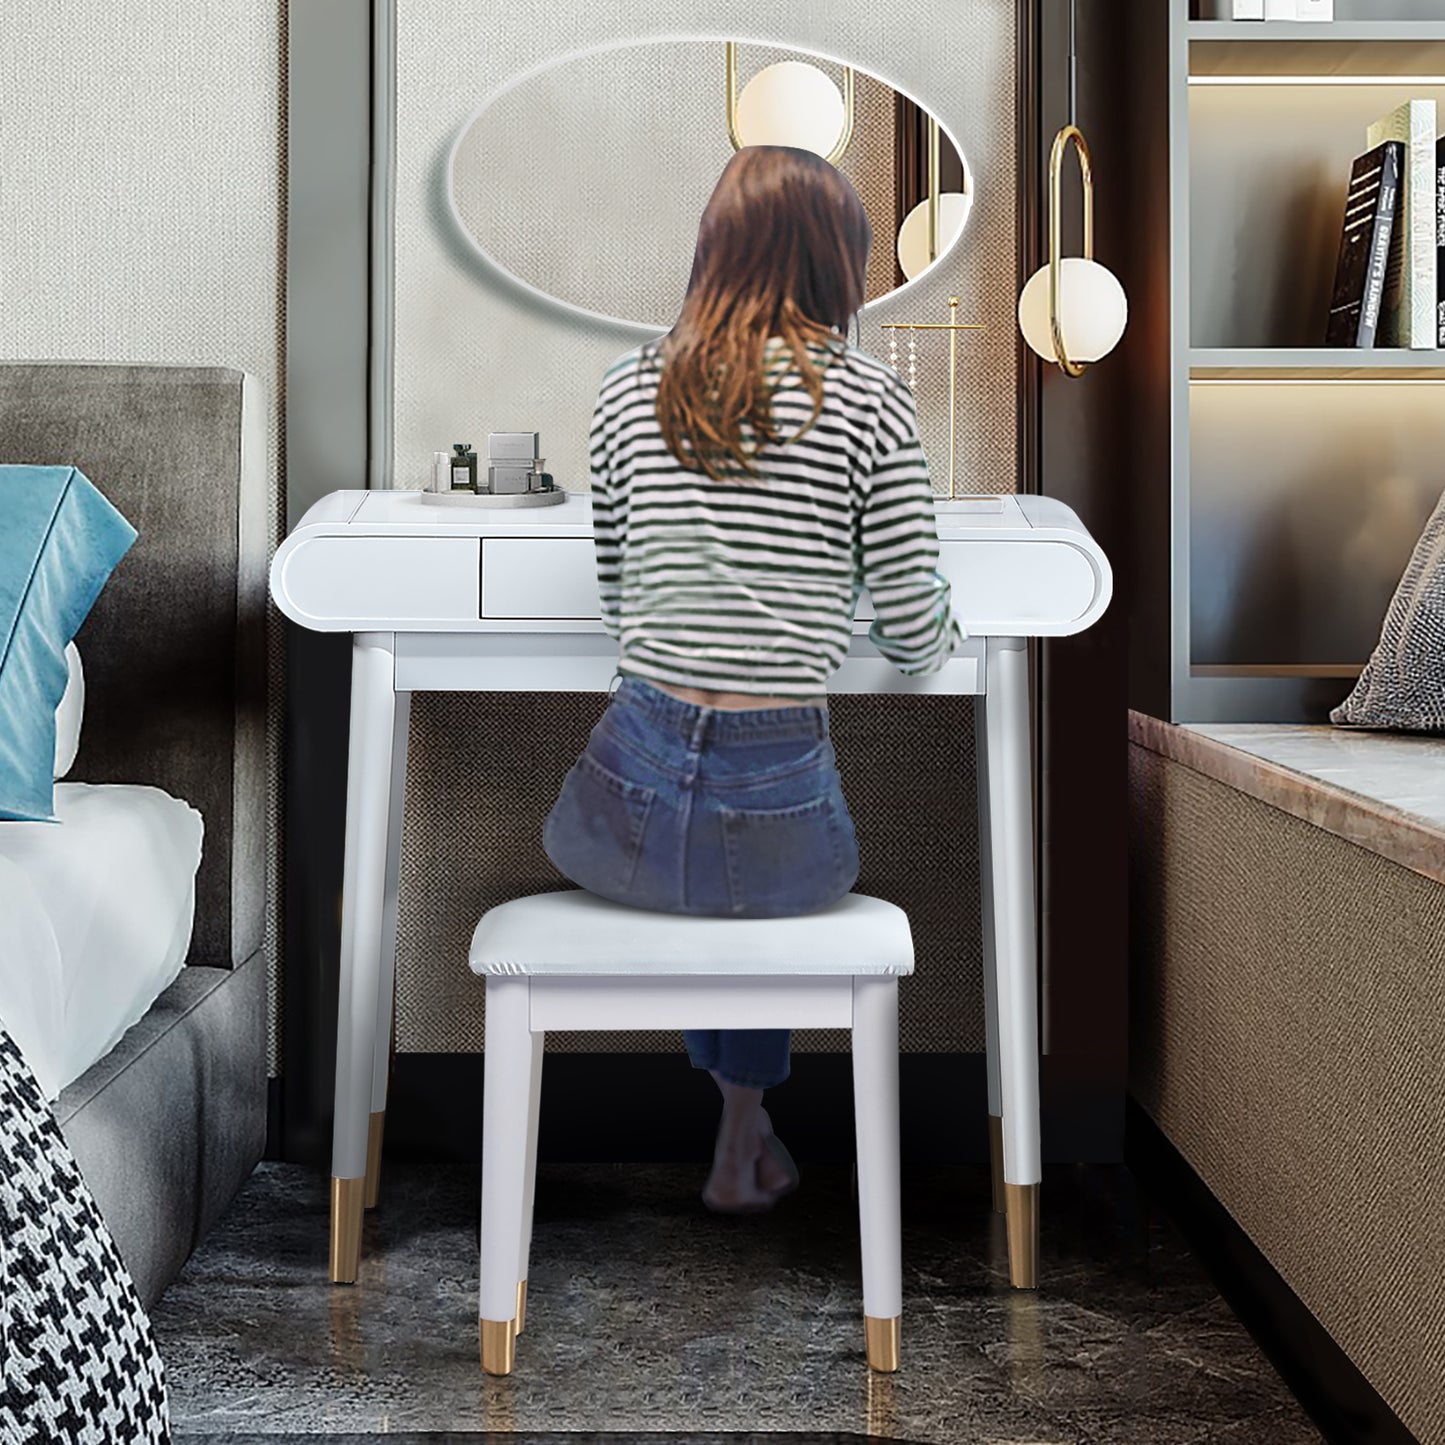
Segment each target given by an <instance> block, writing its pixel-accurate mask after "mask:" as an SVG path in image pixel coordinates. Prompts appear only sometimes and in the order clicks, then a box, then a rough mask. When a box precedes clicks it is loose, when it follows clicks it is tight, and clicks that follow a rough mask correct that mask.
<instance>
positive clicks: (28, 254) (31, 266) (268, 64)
mask: <svg viewBox="0 0 1445 1445" xmlns="http://www.w3.org/2000/svg"><path fill="white" fill-rule="evenodd" d="M285 15H286V0H184V3H182V0H144V3H128V4H117V3H115V0H65V3H64V4H60V5H57V4H56V3H54V0H5V5H4V16H3V20H0V356H3V357H4V358H5V359H7V360H31V361H49V360H60V361H111V362H127V361H129V362H161V363H187V364H192V365H217V366H234V367H240V368H242V369H244V370H246V371H249V372H252V373H253V374H255V375H256V376H258V377H260V379H261V381H262V382H263V383H264V386H265V389H266V394H267V399H268V402H269V404H270V406H269V410H270V415H269V417H268V422H267V447H268V456H267V468H268V472H269V475H270V477H271V482H272V489H271V518H272V522H273V531H274V529H275V526H277V525H279V522H278V520H277V519H279V516H280V506H279V498H280V496H281V491H282V480H281V468H282V458H281V456H280V446H279V438H280V425H279V423H280V419H281V404H282V397H281V381H282V347H283V337H284V327H283V317H284V313H283V298H282V286H283V280H284V262H283V226H284V204H285V118H284V105H285V93H286V88H285V56H286V45H285V34H286V31H285ZM273 713H274V709H273ZM273 734H274V729H273ZM274 756H275V746H274V737H273V743H272V757H273V759H274ZM275 771H276V770H275V768H274V767H273V768H272V769H271V770H270V772H271V775H272V777H273V778H274V776H275ZM272 803H273V814H272V815H273V817H274V816H275V814H274V796H273V799H272ZM269 833H270V844H271V856H270V860H269V861H270V875H271V877H272V879H273V880H274V878H275V872H276V836H277V833H276V829H275V828H272V829H271V830H269ZM278 891H279V890H278V889H277V888H276V887H275V885H274V882H273V886H272V889H271V896H272V906H271V907H270V908H269V909H268V919H267V953H268V957H269V959H270V969H271V976H272V979H273V996H274V979H275V961H276V917H275V906H274V901H275V898H276V897H277V896H278ZM273 1015H274V1009H273ZM273 1032H274V1030H273ZM272 1057H273V1060H274V1057H275V1050H274V1038H273V1052H272Z"/></svg>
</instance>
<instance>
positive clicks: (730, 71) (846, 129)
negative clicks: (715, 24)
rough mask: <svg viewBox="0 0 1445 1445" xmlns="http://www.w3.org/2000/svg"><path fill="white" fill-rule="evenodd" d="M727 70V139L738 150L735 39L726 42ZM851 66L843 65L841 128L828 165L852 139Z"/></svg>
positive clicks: (840, 156)
mask: <svg viewBox="0 0 1445 1445" xmlns="http://www.w3.org/2000/svg"><path fill="white" fill-rule="evenodd" d="M725 66H726V71H727V98H728V106H727V115H728V139H729V140H730V141H731V142H732V145H733V149H734V150H735V151H739V150H741V149H742V148H743V138H742V135H741V134H740V133H739V131H738V45H737V41H736V40H729V41H727V42H726V61H725ZM853 113H854V103H853V67H852V66H851V65H845V66H844V67H843V129H842V130H841V131H840V132H839V134H838V142H837V144H836V145H835V146H834V147H833V149H832V150H831V151H829V152H828V154H827V156H826V157H825V159H826V160H827V161H828V163H829V164H830V165H835V166H836V165H837V164H838V162H839V161H840V160H842V159H843V156H844V154H845V153H846V152H847V150H848V146H849V143H850V142H851V141H852V139H853Z"/></svg>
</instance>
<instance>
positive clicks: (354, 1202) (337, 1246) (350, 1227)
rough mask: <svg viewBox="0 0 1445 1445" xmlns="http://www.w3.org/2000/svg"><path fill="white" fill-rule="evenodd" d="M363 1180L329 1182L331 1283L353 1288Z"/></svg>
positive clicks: (364, 1184)
mask: <svg viewBox="0 0 1445 1445" xmlns="http://www.w3.org/2000/svg"><path fill="white" fill-rule="evenodd" d="M365 1193H366V1179H365V1178H364V1177H363V1178H361V1179H337V1178H335V1177H334V1176H333V1177H332V1180H331V1282H332V1284H355V1283H356V1271H357V1267H358V1266H359V1265H360V1263H361V1216H362V1215H363V1214H364V1213H365V1208H364V1205H363V1197H364V1195H365Z"/></svg>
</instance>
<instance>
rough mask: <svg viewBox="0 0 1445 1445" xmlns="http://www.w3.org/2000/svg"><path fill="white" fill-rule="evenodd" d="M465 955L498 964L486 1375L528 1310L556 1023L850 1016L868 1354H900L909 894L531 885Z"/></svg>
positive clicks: (487, 1206)
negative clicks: (802, 901) (903, 989)
mask: <svg viewBox="0 0 1445 1445" xmlns="http://www.w3.org/2000/svg"><path fill="white" fill-rule="evenodd" d="M470 962H471V966H472V971H473V972H474V973H479V974H482V975H483V976H484V977H485V978H486V980H487V1022H486V1063H485V1083H484V1090H485V1092H484V1095H483V1101H482V1249H481V1309H480V1315H481V1346H482V1368H483V1369H484V1370H485V1371H487V1373H488V1374H492V1375H506V1374H510V1373H511V1369H512V1361H513V1356H514V1352H515V1345H516V1337H517V1335H518V1334H520V1333H521V1330H522V1326H523V1323H524V1321H525V1318H526V1309H527V1259H528V1254H529V1252H530V1248H531V1243H532V1196H533V1188H534V1184H535V1176H536V1166H537V1114H538V1103H539V1100H540V1095H541V1084H542V1042H543V1038H544V1036H545V1035H546V1032H547V1030H548V1029H583V1030H599V1029H678V1028H724V1029H765V1028H766V1029H776V1028H789V1029H796V1028H846V1029H851V1030H852V1032H853V1100H854V1108H855V1111H856V1115H857V1127H858V1213H859V1221H860V1225H861V1230H862V1242H863V1314H864V1320H865V1338H866V1341H867V1352H868V1363H869V1365H870V1366H872V1368H873V1369H875V1370H896V1369H897V1368H898V1352H899V1322H900V1316H901V1315H902V1312H903V1257H902V1245H901V1242H900V1224H899V1199H898V977H899V975H900V974H905V973H912V972H913V936H912V933H911V931H910V930H909V927H908V915H907V914H906V913H904V912H903V910H902V909H901V908H897V907H895V906H894V905H893V904H891V903H885V902H883V901H882V900H881V899H878V898H867V897H864V896H863V895H862V894H858V893H850V894H848V895H847V896H846V897H845V898H842V899H840V900H839V901H838V902H837V903H835V904H833V905H832V907H830V908H825V909H823V910H821V911H819V912H817V913H805V914H799V915H797V916H795V917H791V918H700V917H690V916H687V915H681V914H671V913H652V912H649V911H646V910H644V909H640V908H629V907H627V906H626V905H625V904H621V903H612V902H609V901H608V900H607V899H604V898H599V897H597V896H596V895H595V894H592V893H587V892H584V891H583V890H581V889H569V890H567V891H565V892H560V893H537V894H533V895H532V896H531V897H528V898H517V899H513V900H512V901H511V902H510V903H503V904H499V905H498V906H497V907H496V908H492V909H489V910H488V911H487V912H486V913H485V914H484V915H483V916H482V920H481V922H480V923H478V924H477V929H476V932H475V933H474V934H473V935H472V948H471V957H470Z"/></svg>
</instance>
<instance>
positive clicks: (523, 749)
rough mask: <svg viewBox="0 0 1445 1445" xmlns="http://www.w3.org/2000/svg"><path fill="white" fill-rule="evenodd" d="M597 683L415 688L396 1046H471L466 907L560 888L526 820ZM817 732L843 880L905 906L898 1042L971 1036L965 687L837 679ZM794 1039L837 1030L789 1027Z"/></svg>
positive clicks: (933, 1046)
mask: <svg viewBox="0 0 1445 1445" xmlns="http://www.w3.org/2000/svg"><path fill="white" fill-rule="evenodd" d="M604 702H605V699H604V698H603V697H602V695H601V694H600V693H598V694H590V693H511V694H499V693H492V694H481V695H476V696H467V695H463V694H456V693H430V694H421V693H419V694H417V696H416V697H415V699H414V701H413V706H412V728H411V750H410V753H409V755H408V759H407V763H408V768H407V788H408V808H407V815H406V825H405V828H404V830H403V836H402V891H401V901H400V909H401V920H400V933H401V944H400V950H399V954H398V959H397V970H398V975H397V989H398V1007H397V1047H398V1048H399V1049H401V1050H402V1051H404V1052H405V1051H413V1052H419V1053H446V1052H458V1053H468V1052H475V1051H477V1050H479V1049H480V1048H481V1046H482V1019H483V1008H482V998H483V984H482V981H481V980H480V979H478V978H476V977H475V976H474V975H473V974H472V972H471V970H470V969H468V967H467V946H468V944H469V943H470V942H471V936H472V929H473V928H475V927H476V922H477V919H478V918H479V917H480V916H481V914H482V913H483V911H484V910H485V909H487V908H490V907H491V906H492V905H493V904H496V903H502V902H504V901H506V900H507V899H508V898H518V897H521V896H523V895H524V894H528V893H541V892H545V891H547V890H549V889H553V888H570V887H571V886H572V885H571V884H570V883H569V882H568V880H567V879H566V878H565V877H563V876H562V874H560V873H558V872H557V870H556V869H555V868H553V866H552V864H551V862H550V861H549V860H548V858H547V855H546V854H545V853H544V852H543V851H542V820H543V819H544V818H545V817H546V815H547V811H548V809H549V808H551V806H552V803H553V801H554V799H555V798H556V796H557V790H558V789H559V788H560V787H561V785H562V778H563V775H564V774H565V773H566V771H567V769H568V768H569V767H570V766H571V765H572V761H573V759H574V758H575V757H576V756H577V754H578V753H579V752H580V751H581V750H582V749H583V748H584V747H585V746H586V744H587V734H588V732H589V731H590V729H591V727H592V725H593V723H594V722H596V720H597V718H598V717H600V716H601V714H602V711H603V707H604ZM830 716H831V725H832V736H833V742H834V746H835V748H836V750H837V754H838V770H839V772H840V773H841V774H842V776H843V787H844V793H845V795H846V797H847V799H848V809H849V812H850V813H852V815H853V821H854V825H855V827H856V828H857V831H858V849H859V853H860V855H861V859H862V867H861V871H860V873H859V875H858V883H857V888H858V891H859V892H861V893H871V894H874V895H875V896H877V897H880V898H887V899H890V900H892V901H893V902H895V903H897V904H899V905H900V906H901V907H903V908H906V909H907V910H908V913H909V917H910V920H911V922H912V925H913V933H914V941H915V945H916V949H917V972H916V973H915V974H914V975H913V977H912V978H909V979H905V980H904V983H903V987H902V992H901V1000H902V1002H901V1020H900V1035H901V1041H902V1047H903V1048H904V1049H905V1050H908V1051H917V1052H946V1051H951V1050H978V1049H982V1048H983V1019H982V997H983V974H982V971H981V969H982V963H981V957H980V948H979V926H978V882H977V880H978V839H977V830H976V828H975V826H974V803H973V799H974V783H973V742H972V728H971V719H972V702H971V701H970V700H969V699H968V698H947V699H939V700H932V699H924V698H912V697H896V696H894V697H879V698H871V697H855V696H847V697H840V698H837V699H835V700H834V702H833V703H832V705H831V709H830ZM547 1046H548V1048H555V1049H582V1050H596V1049H605V1048H616V1047H622V1048H636V1049H642V1050H660V1049H672V1048H679V1047H681V1040H680V1037H679V1036H678V1035H677V1034H662V1033H638V1034H624V1035H601V1034H554V1035H549V1037H548V1039H547ZM797 1046H798V1047H799V1048H800V1049H810V1048H831V1049H837V1048H846V1047H847V1035H846V1034H844V1033H837V1034H832V1033H828V1032H826V1031H823V1030H812V1031H808V1032H806V1033H800V1034H799V1035H798V1038H797Z"/></svg>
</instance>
